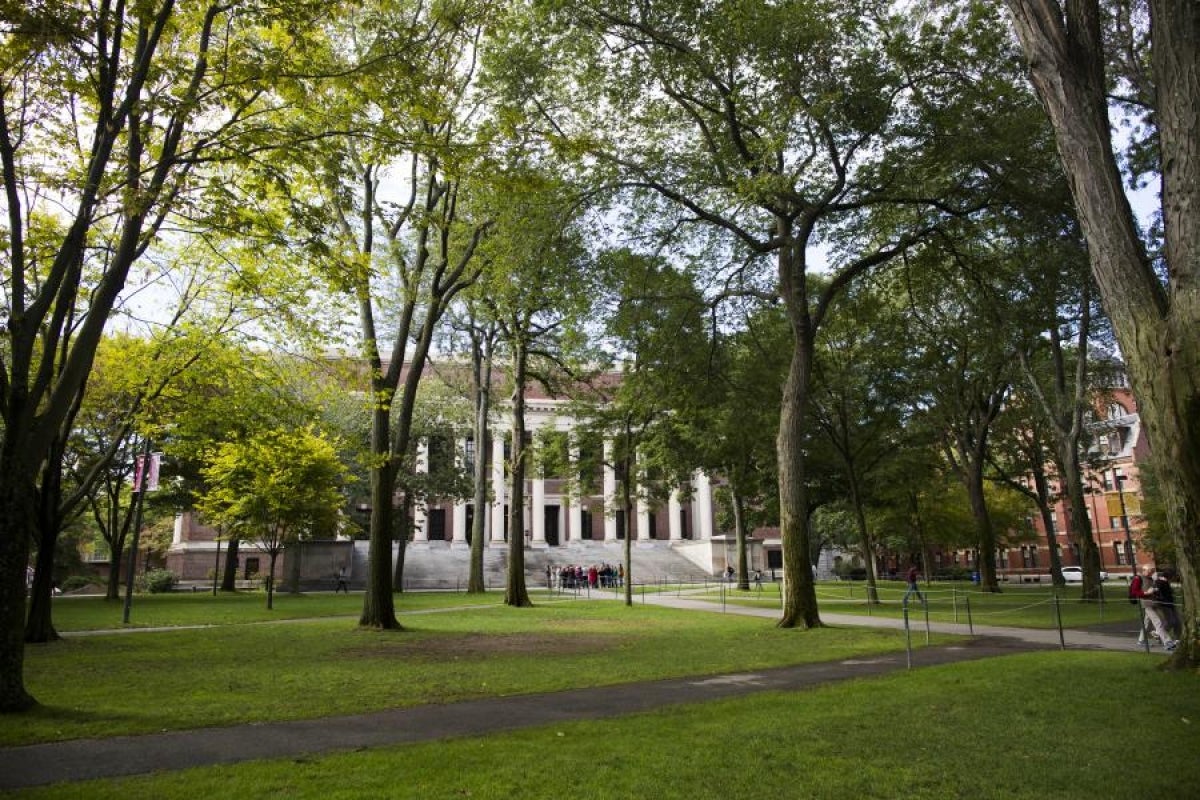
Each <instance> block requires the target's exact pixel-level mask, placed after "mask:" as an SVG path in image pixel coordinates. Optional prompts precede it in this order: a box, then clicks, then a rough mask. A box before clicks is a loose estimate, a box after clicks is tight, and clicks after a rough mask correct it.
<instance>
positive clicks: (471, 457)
mask: <svg viewBox="0 0 1200 800" xmlns="http://www.w3.org/2000/svg"><path fill="white" fill-rule="evenodd" d="M463 468H464V469H466V471H467V474H468V475H474V474H475V437H473V436H468V437H467V438H466V440H465V441H464V442H463Z"/></svg>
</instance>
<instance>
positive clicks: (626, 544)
mask: <svg viewBox="0 0 1200 800" xmlns="http://www.w3.org/2000/svg"><path fill="white" fill-rule="evenodd" d="M624 438H625V447H624V455H623V456H622V458H621V461H622V462H624V464H625V469H624V470H623V472H624V473H625V477H624V478H623V479H622V480H621V508H622V509H623V511H622V513H623V514H624V515H625V541H623V542H622V543H621V558H622V560H623V562H624V565H625V580H624V584H625V585H624V587H623V588H624V590H625V591H624V595H625V605H626V607H629V606H632V605H633V468H634V465H633V436H632V435H630V432H629V428H626V429H625V431H624Z"/></svg>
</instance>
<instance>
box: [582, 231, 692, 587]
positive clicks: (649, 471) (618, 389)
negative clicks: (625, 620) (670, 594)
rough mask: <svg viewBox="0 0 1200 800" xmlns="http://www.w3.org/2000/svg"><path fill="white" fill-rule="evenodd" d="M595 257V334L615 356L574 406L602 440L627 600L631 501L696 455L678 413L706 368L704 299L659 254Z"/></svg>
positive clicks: (683, 470)
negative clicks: (610, 374) (598, 322)
mask: <svg viewBox="0 0 1200 800" xmlns="http://www.w3.org/2000/svg"><path fill="white" fill-rule="evenodd" d="M598 261H599V264H598V267H599V271H600V272H601V274H602V275H603V276H604V278H603V279H602V280H603V282H604V286H605V287H606V300H605V302H606V304H607V306H608V307H607V310H606V313H605V323H606V328H605V331H604V334H605V338H606V339H607V343H608V346H609V347H610V348H611V350H612V352H613V353H614V354H615V355H616V357H618V358H619V359H620V362H621V377H620V380H619V381H617V382H616V384H615V385H613V386H603V387H600V390H599V394H600V395H601V396H600V402H599V403H598V404H596V405H593V406H592V408H591V409H590V411H581V412H580V414H579V415H578V416H580V417H584V418H585V419H586V420H587V422H586V424H585V425H584V426H583V428H584V429H585V431H586V433H585V435H588V434H590V435H591V436H592V437H594V438H601V439H603V440H604V442H605V444H604V447H603V459H604V465H605V466H606V467H607V468H609V469H611V470H613V472H614V473H615V477H616V479H617V482H618V486H617V491H618V492H619V495H620V497H619V503H617V504H616V505H617V506H618V508H619V509H620V511H619V513H621V514H622V515H623V518H624V523H625V524H624V554H623V558H624V570H625V604H626V605H632V604H633V586H632V584H633V573H632V569H633V559H632V540H633V537H634V534H635V531H634V522H633V521H634V519H635V513H636V509H637V506H638V505H639V504H643V505H644V506H645V507H647V508H650V507H653V506H655V505H657V504H659V503H661V502H663V501H665V500H666V499H667V498H668V496H669V495H670V493H671V492H673V491H675V490H676V489H677V487H680V486H682V485H683V484H684V483H685V482H686V481H688V480H690V479H691V478H692V470H693V469H694V468H695V466H696V464H697V463H699V459H698V458H697V455H698V451H697V450H696V448H695V447H694V446H693V441H694V436H692V435H691V434H690V433H689V430H688V427H689V422H688V420H690V419H693V418H694V417H693V415H694V414H695V415H699V414H700V413H701V409H702V408H703V403H701V402H697V400H698V399H699V398H700V397H701V395H702V393H703V391H704V389H705V383H704V381H702V380H697V379H698V378H700V376H703V375H705V374H706V372H707V369H708V362H707V358H708V354H709V347H708V339H707V336H706V326H705V317H706V314H707V309H708V305H707V303H706V302H705V301H704V298H703V297H702V296H701V294H700V293H699V291H698V290H697V288H696V286H695V284H694V283H693V282H692V277H691V275H689V274H688V273H687V272H685V271H683V270H681V269H678V268H676V267H675V266H673V265H671V264H670V263H668V262H667V261H666V260H665V259H663V258H661V257H653V256H647V255H642V254H639V253H635V252H631V251H630V250H627V249H624V248H621V249H615V250H609V251H606V252H604V253H602V254H601V255H600V257H599V259H598ZM682 376H688V378H690V380H687V379H681V378H682ZM618 530H619V529H618ZM637 535H638V536H642V537H645V536H648V535H649V531H644V530H643V531H637Z"/></svg>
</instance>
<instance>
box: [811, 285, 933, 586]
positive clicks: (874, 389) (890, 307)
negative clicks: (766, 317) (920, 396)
mask: <svg viewBox="0 0 1200 800" xmlns="http://www.w3.org/2000/svg"><path fill="white" fill-rule="evenodd" d="M840 303H841V304H842V305H843V307H844V308H843V309H842V310H843V312H844V313H842V314H840V315H839V316H837V317H834V318H831V320H830V322H829V323H828V324H827V325H826V330H825V336H824V338H823V339H822V340H821V342H820V343H819V344H818V348H817V351H816V364H815V368H814V378H813V383H814V386H813V401H812V406H813V421H814V422H815V423H816V426H817V427H818V428H819V429H820V431H821V433H822V434H823V435H824V437H825V438H826V439H827V440H828V442H829V444H830V445H831V447H832V449H833V452H834V453H835V454H836V457H837V461H838V466H839V469H838V477H840V479H841V480H842V481H843V482H844V485H845V487H846V491H847V492H848V495H849V496H848V498H847V499H848V505H849V509H850V511H851V513H852V515H853V519H854V524H855V529H856V532H857V535H858V541H859V546H860V548H861V550H862V554H863V560H864V561H865V563H866V570H867V599H868V602H872V603H878V602H879V596H878V593H877V590H876V574H875V570H876V564H877V558H878V553H877V551H876V550H877V549H876V542H875V536H874V535H873V532H872V530H871V526H870V525H869V524H868V513H867V510H868V507H869V506H870V505H872V504H873V502H874V500H875V496H874V495H875V490H876V489H877V488H878V485H877V481H878V475H879V473H880V471H881V469H882V468H883V467H885V466H886V464H887V462H888V460H890V459H892V458H894V457H895V456H896V453H897V449H898V445H899V443H900V438H901V437H900V429H901V425H902V418H903V412H904V410H905V409H906V408H907V407H908V406H909V405H911V402H912V398H909V397H906V396H905V394H904V393H905V390H906V388H907V387H909V386H911V383H910V382H909V381H906V380H904V379H903V375H904V368H905V366H906V363H905V362H906V358H905V357H904V356H903V354H901V353H900V344H899V343H900V341H901V340H902V337H901V335H900V334H899V332H900V330H901V329H902V326H901V324H900V323H899V320H900V316H899V311H900V309H898V308H896V307H895V305H894V302H893V300H892V298H890V297H887V296H885V295H884V294H883V293H882V292H879V291H878V289H875V290H873V289H872V287H871V286H870V285H869V284H867V283H865V282H863V283H860V284H859V286H858V287H857V290H852V291H847V292H846V293H844V294H843V295H842V298H841V300H840Z"/></svg>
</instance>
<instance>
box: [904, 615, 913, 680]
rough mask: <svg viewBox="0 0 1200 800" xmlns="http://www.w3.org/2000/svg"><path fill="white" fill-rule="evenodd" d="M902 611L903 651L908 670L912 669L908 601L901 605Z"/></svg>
mask: <svg viewBox="0 0 1200 800" xmlns="http://www.w3.org/2000/svg"><path fill="white" fill-rule="evenodd" d="M903 611H904V650H905V656H906V658H907V661H908V668H909V669H912V629H911V628H909V626H908V600H905V601H904V603H903Z"/></svg>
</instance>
